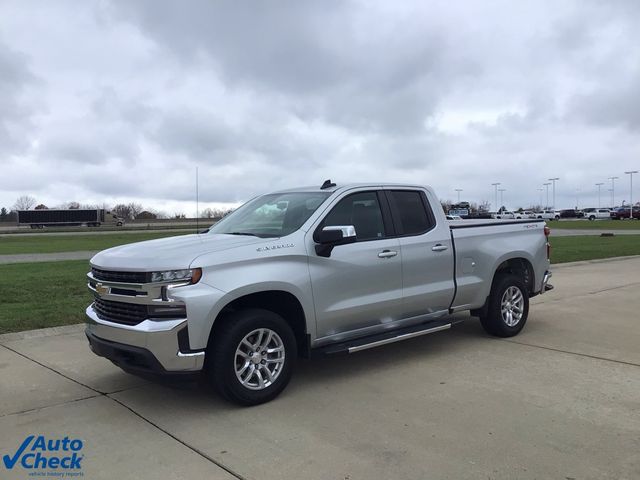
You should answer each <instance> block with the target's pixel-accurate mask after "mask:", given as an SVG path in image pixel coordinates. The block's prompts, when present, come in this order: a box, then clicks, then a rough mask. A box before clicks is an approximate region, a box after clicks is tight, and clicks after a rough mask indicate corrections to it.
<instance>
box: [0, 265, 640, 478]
mask: <svg viewBox="0 0 640 480" xmlns="http://www.w3.org/2000/svg"><path fill="white" fill-rule="evenodd" d="M554 271H555V273H554V278H553V282H552V283H553V284H554V285H555V286H556V289H555V290H554V291H552V292H550V293H548V294H546V295H543V296H540V297H536V298H535V299H532V302H531V311H530V317H529V323H528V324H527V326H526V327H525V329H524V331H523V332H522V333H521V334H520V335H519V336H517V337H514V338H512V339H508V340H502V339H495V338H491V337H488V336H486V335H485V334H484V333H483V331H482V329H481V327H480V325H479V324H478V322H477V321H475V320H474V319H469V320H470V321H468V322H465V323H464V324H462V325H461V326H458V327H456V328H454V329H452V330H450V331H446V332H441V333H437V334H434V335H429V336H426V337H421V338H416V339H413V340H409V341H405V342H400V343H396V344H392V345H387V346H384V347H380V348H377V349H372V350H367V351H363V352H360V353H358V354H354V355H351V356H347V357H334V358H327V359H318V360H313V361H302V362H300V364H299V365H298V368H297V371H296V374H295V375H294V378H293V380H292V382H291V384H290V385H289V387H288V388H287V390H285V392H284V393H283V395H282V396H281V397H279V398H278V399H276V400H275V401H273V402H271V403H269V404H266V405H261V406H257V407H253V408H238V407H235V406H232V405H229V404H227V403H224V402H222V401H221V400H220V399H218V398H217V397H216V396H214V395H212V394H211V393H210V392H208V391H205V390H203V389H201V388H199V387H197V386H196V385H192V384H174V385H166V384H158V383H149V382H147V381H145V380H141V379H138V378H136V377H132V376H129V375H127V374H125V373H123V372H121V371H120V370H119V369H117V368H116V367H114V366H112V365H111V364H110V363H109V362H108V361H106V360H104V359H101V358H98V357H96V356H94V355H93V354H92V353H91V352H90V351H89V349H88V347H87V344H86V340H85V339H84V337H83V333H82V329H81V327H64V328H59V329H54V330H53V331H51V332H50V331H34V332H26V333H24V334H8V335H4V336H0V431H1V432H2V433H3V435H1V436H0V453H1V454H2V455H5V454H8V455H13V453H14V452H15V451H16V450H17V448H18V447H19V445H20V444H21V443H22V441H23V440H24V439H25V437H26V436H27V435H29V434H38V433H41V434H44V435H48V436H57V437H62V436H65V435H67V436H69V437H77V438H80V439H82V440H83V442H84V445H85V447H84V450H83V453H84V459H83V460H82V461H83V464H82V467H83V469H82V471H83V473H84V478H114V477H116V478H117V477H122V478H161V477H162V478H184V477H187V476H191V475H194V476H197V477H198V478H252V479H254V478H255V479H260V480H270V479H281V478H304V479H329V478H334V479H343V480H344V479H350V480H355V479H389V478H393V479H426V478H429V479H445V478H450V479H466V478H468V479H477V478H491V479H515V478H517V479H534V478H538V479H542V478H559V479H591V478H592V479H608V478H611V479H614V478H615V479H635V478H640V349H639V348H638V345H640V323H638V313H637V312H638V310H639V309H640V295H638V292H639V291H640V273H639V272H640V258H631V259H625V260H614V261H606V262H603V261H600V262H594V263H582V264H578V265H564V266H559V267H555V269H554ZM49 333H51V335H49ZM27 476H28V471H27V470H21V469H16V467H14V470H11V471H8V470H6V469H5V468H4V465H3V464H0V478H3V479H4V478H27Z"/></svg>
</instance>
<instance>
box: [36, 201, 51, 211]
mask: <svg viewBox="0 0 640 480" xmlns="http://www.w3.org/2000/svg"><path fill="white" fill-rule="evenodd" d="M34 210H49V207H47V206H46V205H45V204H44V203H41V204H39V205H36V208H34Z"/></svg>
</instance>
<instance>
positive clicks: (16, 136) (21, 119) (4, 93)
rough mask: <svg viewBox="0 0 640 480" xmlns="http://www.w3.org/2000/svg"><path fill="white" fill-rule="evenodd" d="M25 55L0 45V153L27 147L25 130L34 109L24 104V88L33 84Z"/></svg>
mask: <svg viewBox="0 0 640 480" xmlns="http://www.w3.org/2000/svg"><path fill="white" fill-rule="evenodd" d="M27 63H28V59H27V57H26V56H25V55H24V54H21V53H19V52H18V51H16V50H14V49H12V48H10V47H9V46H7V45H5V44H4V43H3V42H0V153H4V154H8V153H12V152H15V151H19V150H23V149H25V148H26V147H27V146H28V141H27V139H26V138H25V136H24V135H25V133H26V132H25V130H26V128H27V127H29V126H30V125H31V123H30V122H31V121H30V117H31V116H32V115H33V114H34V113H35V107H34V106H33V105H31V104H29V102H27V101H25V99H24V97H23V95H24V92H25V87H26V86H28V85H30V84H32V83H34V82H35V81H36V78H35V76H34V75H33V74H32V73H31V71H30V70H29V68H28V66H27Z"/></svg>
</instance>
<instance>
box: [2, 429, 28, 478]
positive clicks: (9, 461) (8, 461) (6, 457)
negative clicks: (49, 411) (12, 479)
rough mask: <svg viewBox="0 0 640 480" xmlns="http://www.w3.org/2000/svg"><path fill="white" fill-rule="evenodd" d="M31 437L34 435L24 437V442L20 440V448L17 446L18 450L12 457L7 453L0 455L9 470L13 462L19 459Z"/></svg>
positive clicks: (13, 464)
mask: <svg viewBox="0 0 640 480" xmlns="http://www.w3.org/2000/svg"><path fill="white" fill-rule="evenodd" d="M33 437H34V436H33V435H29V436H28V437H27V438H25V439H24V442H22V445H20V448H18V451H17V452H16V454H15V455H14V456H13V458H11V457H10V456H9V455H4V456H3V457H2V461H3V462H4V466H5V467H7V470H11V469H12V468H13V467H14V466H15V464H16V463H17V462H18V460H19V459H20V456H21V455H22V452H24V451H25V449H26V448H27V447H28V446H29V444H30V443H31V440H33Z"/></svg>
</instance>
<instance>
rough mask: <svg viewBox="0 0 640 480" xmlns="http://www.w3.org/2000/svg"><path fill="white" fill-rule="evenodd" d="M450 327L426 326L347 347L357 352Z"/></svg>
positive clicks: (449, 325)
mask: <svg viewBox="0 0 640 480" xmlns="http://www.w3.org/2000/svg"><path fill="white" fill-rule="evenodd" d="M449 328H451V324H450V323H448V324H446V325H441V326H439V327H433V328H428V329H426V330H420V331H419V332H412V333H405V334H404V335H398V336H397V337H393V338H387V339H385V340H378V341H377V342H372V343H367V344H366V345H358V346H357V347H349V353H354V352H359V351H361V350H367V349H368V348H374V347H379V346H380V345H387V344H388V343H394V342H399V341H401V340H407V339H409V338H414V337H419V336H421V335H427V334H429V333H435V332H440V331H441V330H447V329H449Z"/></svg>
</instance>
